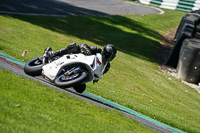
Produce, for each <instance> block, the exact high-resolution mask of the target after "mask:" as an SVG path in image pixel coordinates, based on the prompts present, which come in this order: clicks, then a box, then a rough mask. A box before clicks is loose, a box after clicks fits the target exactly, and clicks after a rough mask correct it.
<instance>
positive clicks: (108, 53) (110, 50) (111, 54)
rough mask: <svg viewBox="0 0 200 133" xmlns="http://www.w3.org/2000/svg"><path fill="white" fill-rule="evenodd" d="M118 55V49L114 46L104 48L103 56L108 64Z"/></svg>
mask: <svg viewBox="0 0 200 133" xmlns="http://www.w3.org/2000/svg"><path fill="white" fill-rule="evenodd" d="M116 54H117V49H116V48H115V46H114V45H112V44H108V45H106V46H104V48H103V50H102V55H104V56H105V58H106V60H107V61H108V62H110V61H112V60H113V59H114V58H115V56H116Z"/></svg>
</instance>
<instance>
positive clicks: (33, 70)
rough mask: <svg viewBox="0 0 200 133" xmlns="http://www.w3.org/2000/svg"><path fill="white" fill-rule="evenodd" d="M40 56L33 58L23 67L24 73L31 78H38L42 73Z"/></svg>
mask: <svg viewBox="0 0 200 133" xmlns="http://www.w3.org/2000/svg"><path fill="white" fill-rule="evenodd" d="M42 66H43V63H42V56H40V57H37V58H34V59H32V60H30V61H29V62H27V63H26V64H25V66H24V72H25V73H26V74H28V75H31V76H38V75H41V73H42Z"/></svg>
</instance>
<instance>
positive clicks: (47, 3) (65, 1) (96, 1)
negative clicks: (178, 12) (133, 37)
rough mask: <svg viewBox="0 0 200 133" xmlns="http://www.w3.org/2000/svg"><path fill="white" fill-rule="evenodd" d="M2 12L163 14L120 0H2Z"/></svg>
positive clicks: (0, 4)
mask: <svg viewBox="0 0 200 133" xmlns="http://www.w3.org/2000/svg"><path fill="white" fill-rule="evenodd" d="M0 13H7V14H23V15H49V16H69V15H74V16H77V15H87V16H109V15H126V14H153V13H157V14H162V13H163V11H162V10H161V9H158V8H154V7H149V6H144V5H139V4H135V3H132V2H124V1H120V0H0Z"/></svg>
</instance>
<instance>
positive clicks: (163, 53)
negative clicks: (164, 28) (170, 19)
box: [154, 28, 200, 94]
mask: <svg viewBox="0 0 200 133" xmlns="http://www.w3.org/2000/svg"><path fill="white" fill-rule="evenodd" d="M176 31H177V28H174V29H172V30H171V31H169V32H168V33H166V34H165V35H163V40H162V41H161V42H160V45H159V46H158V47H157V50H156V53H155V58H154V59H155V61H156V62H158V63H159V64H160V71H161V72H163V73H165V74H167V75H170V76H173V77H176V78H178V77H177V73H176V69H174V68H170V67H167V66H165V65H164V64H165V63H166V61H167V59H168V58H169V55H170V53H171V52H172V49H173V47H174V41H173V39H174V36H175V34H176ZM170 80H171V79H170ZM182 82H183V83H185V84H186V85H188V86H190V87H192V88H194V89H195V90H196V91H197V92H198V93H199V94H200V86H199V85H200V83H199V84H198V85H196V84H191V83H188V82H186V81H183V80H182ZM186 91H187V90H186Z"/></svg>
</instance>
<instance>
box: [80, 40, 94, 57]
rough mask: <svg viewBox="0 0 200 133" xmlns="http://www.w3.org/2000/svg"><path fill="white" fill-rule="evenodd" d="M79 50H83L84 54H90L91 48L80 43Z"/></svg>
mask: <svg viewBox="0 0 200 133" xmlns="http://www.w3.org/2000/svg"><path fill="white" fill-rule="evenodd" d="M80 48H81V51H83V54H85V55H91V48H90V47H89V46H88V45H87V44H85V43H84V44H81V45H80Z"/></svg>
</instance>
